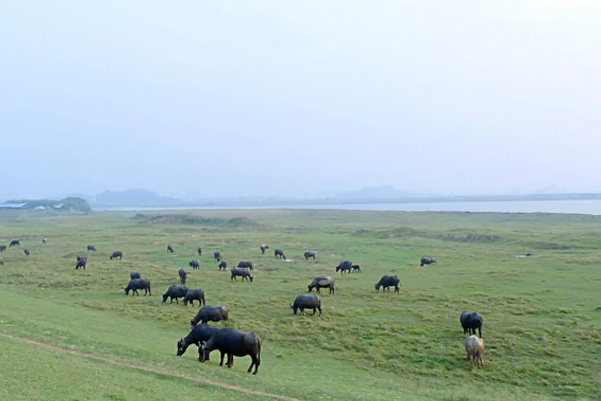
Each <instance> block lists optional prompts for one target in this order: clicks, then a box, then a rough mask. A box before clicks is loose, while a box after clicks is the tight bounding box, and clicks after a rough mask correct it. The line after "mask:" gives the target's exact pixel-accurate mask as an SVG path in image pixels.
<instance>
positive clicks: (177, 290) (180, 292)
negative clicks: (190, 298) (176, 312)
mask: <svg viewBox="0 0 601 401" xmlns="http://www.w3.org/2000/svg"><path fill="white" fill-rule="evenodd" d="M187 293H188V287H186V286H185V285H172V286H171V287H169V288H167V292H166V293H164V294H163V302H167V298H171V300H170V301H171V302H169V303H171V304H172V303H173V300H174V299H175V303H178V304H179V301H178V298H183V297H185V296H186V294H187Z"/></svg>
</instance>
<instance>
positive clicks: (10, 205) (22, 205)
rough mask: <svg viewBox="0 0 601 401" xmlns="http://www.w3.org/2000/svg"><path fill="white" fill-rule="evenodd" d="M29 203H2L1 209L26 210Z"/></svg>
mask: <svg viewBox="0 0 601 401" xmlns="http://www.w3.org/2000/svg"><path fill="white" fill-rule="evenodd" d="M26 205H27V203H0V209H25V206H26Z"/></svg>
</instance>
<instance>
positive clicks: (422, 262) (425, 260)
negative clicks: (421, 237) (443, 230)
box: [419, 256, 436, 267]
mask: <svg viewBox="0 0 601 401" xmlns="http://www.w3.org/2000/svg"><path fill="white" fill-rule="evenodd" d="M419 262H420V263H419V267H422V266H423V265H430V264H432V263H436V261H435V260H434V258H429V257H426V256H424V257H423V258H421V260H420V261H419Z"/></svg>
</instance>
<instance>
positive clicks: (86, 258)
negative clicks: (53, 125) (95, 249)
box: [77, 255, 88, 262]
mask: <svg viewBox="0 0 601 401" xmlns="http://www.w3.org/2000/svg"><path fill="white" fill-rule="evenodd" d="M80 260H85V261H87V260H88V257H87V256H86V255H77V261H78V262H79V261H80Z"/></svg>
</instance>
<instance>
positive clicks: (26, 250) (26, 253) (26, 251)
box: [23, 248, 29, 256]
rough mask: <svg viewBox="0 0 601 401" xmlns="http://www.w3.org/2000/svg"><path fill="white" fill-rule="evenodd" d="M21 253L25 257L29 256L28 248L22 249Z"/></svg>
mask: <svg viewBox="0 0 601 401" xmlns="http://www.w3.org/2000/svg"><path fill="white" fill-rule="evenodd" d="M23 253H24V254H25V255H27V256H29V248H25V249H23Z"/></svg>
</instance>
